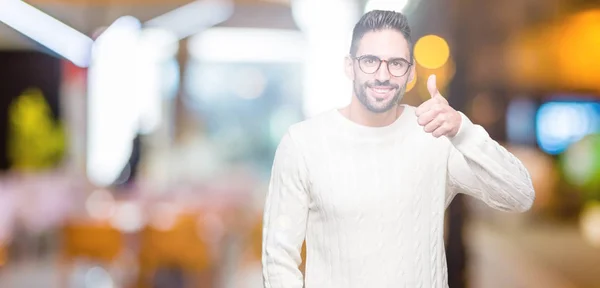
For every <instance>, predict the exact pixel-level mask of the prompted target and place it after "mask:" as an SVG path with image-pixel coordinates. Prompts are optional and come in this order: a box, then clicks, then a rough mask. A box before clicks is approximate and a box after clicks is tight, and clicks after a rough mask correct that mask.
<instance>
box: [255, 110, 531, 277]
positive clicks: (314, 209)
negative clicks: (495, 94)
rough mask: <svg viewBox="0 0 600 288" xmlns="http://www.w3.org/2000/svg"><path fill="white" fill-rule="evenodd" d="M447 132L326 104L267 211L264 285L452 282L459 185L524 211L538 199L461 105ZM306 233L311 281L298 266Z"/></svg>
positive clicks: (284, 164) (281, 167)
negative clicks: (358, 116) (375, 120)
mask: <svg viewBox="0 0 600 288" xmlns="http://www.w3.org/2000/svg"><path fill="white" fill-rule="evenodd" d="M461 115H462V117H463V121H462V125H461V128H460V130H459V132H458V134H457V135H456V136H455V137H453V138H452V139H448V138H446V137H441V138H434V137H433V136H432V135H430V134H428V133H425V132H424V131H423V128H422V127H421V126H419V125H418V124H417V117H416V116H415V108H414V107H410V106H405V109H404V112H403V113H402V115H401V116H400V117H399V118H398V119H397V120H396V121H395V122H394V123H393V124H391V125H389V126H386V127H378V128H375V127H366V126H361V125H358V124H356V123H354V122H352V121H350V120H348V119H347V118H345V117H344V116H343V115H342V114H341V113H340V112H339V111H338V110H331V111H329V112H327V113H323V114H321V115H319V116H316V117H314V118H311V119H308V120H305V121H303V122H300V123H297V124H295V125H292V126H291V127H290V129H289V130H288V133H287V134H286V135H285V136H284V137H283V139H282V140H281V143H280V144H279V147H278V149H277V152H276V155H275V161H274V164H273V170H272V176H271V182H270V186H269V192H268V194H267V199H266V206H265V211H264V228H263V256H262V264H263V280H264V286H265V288H301V287H306V288H401V287H406V288H417V287H423V288H438V287H442V288H445V287H448V284H447V278H448V275H447V265H446V256H445V252H444V238H443V223H444V211H445V209H446V207H447V206H448V204H449V203H450V201H452V199H453V197H454V196H455V195H456V194H457V193H466V194H468V195H471V196H474V197H477V198H479V199H481V200H482V201H484V202H485V203H486V204H487V205H489V206H490V207H493V208H496V209H499V210H504V211H516V212H523V211H526V210H528V209H529V208H530V207H531V205H532V203H533V200H534V198H535V194H534V190H533V187H532V183H531V179H530V176H529V173H528V172H527V170H526V169H525V168H524V167H523V165H522V164H521V162H520V161H519V160H517V159H516V158H515V157H514V156H513V155H512V154H511V153H509V152H508V151H506V150H505V149H504V148H503V147H502V146H500V145H499V144H498V143H497V142H495V141H494V140H492V139H491V138H490V137H489V135H488V134H487V132H486V131H485V130H484V129H483V128H482V127H481V126H478V125H474V124H473V123H472V122H471V121H470V120H469V119H468V118H467V117H466V116H465V115H464V114H462V113H461ZM304 239H306V246H307V247H306V248H307V259H306V261H307V262H306V278H305V279H303V277H302V274H301V272H300V270H299V269H298V266H299V264H300V263H301V258H300V249H301V246H302V242H303V241H304Z"/></svg>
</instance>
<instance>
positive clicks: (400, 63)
mask: <svg viewBox="0 0 600 288" xmlns="http://www.w3.org/2000/svg"><path fill="white" fill-rule="evenodd" d="M409 67H410V65H409V64H408V63H407V62H406V61H404V60H402V59H395V60H391V61H390V62H388V69H389V70H390V74H392V75H394V76H396V77H400V76H404V74H406V72H408V68H409Z"/></svg>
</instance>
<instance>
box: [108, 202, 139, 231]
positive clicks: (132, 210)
mask: <svg viewBox="0 0 600 288" xmlns="http://www.w3.org/2000/svg"><path fill="white" fill-rule="evenodd" d="M110 223H111V225H112V226H113V227H115V228H116V229H119V230H120V231H123V232H126V233H133V232H137V231H139V230H140V229H141V228H142V227H143V226H144V219H143V215H142V208H141V207H140V206H139V205H138V204H137V203H135V202H123V203H120V204H118V205H117V208H116V211H115V214H114V215H113V217H112V218H111V219H110Z"/></svg>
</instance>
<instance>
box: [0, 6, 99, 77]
mask: <svg viewBox="0 0 600 288" xmlns="http://www.w3.org/2000/svg"><path fill="white" fill-rule="evenodd" d="M0 21H2V22H4V23H6V24H7V25H8V26H10V27H12V28H13V29H15V30H17V31H19V32H20V33H22V34H24V35H25V36H27V37H29V38H31V39H33V40H34V41H36V42H38V43H40V44H42V45H44V46H45V47H47V48H48V49H50V50H52V51H53V52H55V53H57V54H58V55H60V56H62V57H64V58H66V59H68V60H69V61H71V62H73V64H75V65H77V66H79V67H84V68H85V67H87V66H88V65H89V62H90V51H91V49H92V45H93V40H92V39H91V38H90V37H87V36H86V35H84V34H82V33H81V32H79V31H77V30H75V29H73V28H71V27H69V26H68V25H66V24H64V23H62V22H60V21H58V20H56V19H55V18H53V17H51V16H50V15H48V14H46V13H44V12H42V11H40V10H38V9H36V8H34V7H33V6H31V5H29V4H27V3H25V2H23V1H20V0H0Z"/></svg>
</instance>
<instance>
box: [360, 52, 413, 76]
mask: <svg viewBox="0 0 600 288" xmlns="http://www.w3.org/2000/svg"><path fill="white" fill-rule="evenodd" d="M367 57H372V58H375V59H378V60H379V65H378V66H377V69H375V71H373V72H371V73H369V72H365V69H363V67H362V65H360V61H361V60H362V59H364V58H367ZM350 58H352V59H353V60H356V61H358V68H360V71H362V72H363V73H365V74H375V73H377V71H379V69H381V64H382V63H383V62H385V66H386V67H387V70H388V73H390V75H392V76H394V77H402V76H404V75H406V74H407V73H408V71H410V68H411V67H412V65H414V63H412V62H409V61H408V60H406V59H404V58H392V59H388V60H384V59H381V58H379V57H377V56H375V55H371V54H365V55H361V56H358V57H357V56H350ZM390 60H392V61H395V60H400V61H403V62H404V63H406V64H408V67H406V71H404V73H403V74H402V75H394V74H393V73H392V71H391V70H390Z"/></svg>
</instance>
